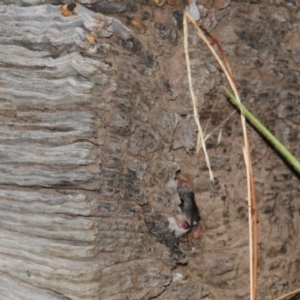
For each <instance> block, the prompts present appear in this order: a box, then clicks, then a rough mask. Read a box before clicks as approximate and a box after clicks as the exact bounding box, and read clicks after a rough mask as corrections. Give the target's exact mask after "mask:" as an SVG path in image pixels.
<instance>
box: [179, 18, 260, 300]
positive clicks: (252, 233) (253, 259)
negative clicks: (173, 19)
mask: <svg viewBox="0 0 300 300" xmlns="http://www.w3.org/2000/svg"><path fill="white" fill-rule="evenodd" d="M186 17H187V18H188V19H189V20H190V21H191V23H192V24H193V25H194V27H195V29H196V31H197V34H198V36H199V37H200V38H201V39H202V41H203V42H204V43H205V44H206V45H207V47H208V48H209V49H210V51H211V53H212V54H213V55H214V57H215V59H216V60H217V62H218V63H219V65H220V67H221V68H222V71H223V72H224V74H225V75H226V77H227V80H228V81H229V84H230V86H231V88H232V90H233V92H234V95H235V97H236V99H237V100H238V102H241V101H240V97H239V94H238V92H237V87H236V83H235V81H234V77H233V75H232V72H231V69H230V66H229V64H228V61H227V58H226V57H225V55H224V51H223V50H222V49H221V46H220V44H219V43H218V42H217V40H216V39H213V42H214V43H216V44H217V45H218V48H219V49H221V50H220V52H221V54H222V56H223V60H224V62H225V63H223V62H222V60H221V59H220V57H219V55H218V54H217V53H216V51H215V49H214V48H213V47H212V45H211V43H210V41H209V40H208V39H207V38H206V36H205V34H204V33H203V31H202V30H201V29H200V27H199V26H198V25H197V23H196V22H195V21H194V19H193V18H192V17H191V16H190V15H189V14H188V13H185V14H184V19H185V25H184V26H185V27H186V26H187V25H186ZM209 36H210V37H211V38H212V36H211V35H210V34H209ZM185 38H186V37H185ZM241 122H242V128H243V136H244V151H243V152H244V157H245V162H246V169H247V188H248V218H249V252H250V257H249V263H250V299H251V300H255V299H256V281H257V275H256V273H255V274H254V272H257V244H256V245H254V244H253V240H255V241H256V243H257V223H256V221H257V218H256V217H254V216H255V215H256V208H255V206H254V205H253V204H254V203H256V199H255V188H254V180H253V172H252V163H251V156H250V148H249V142H248V137H247V128H246V119H245V117H244V116H243V114H241ZM253 228H254V230H253Z"/></svg>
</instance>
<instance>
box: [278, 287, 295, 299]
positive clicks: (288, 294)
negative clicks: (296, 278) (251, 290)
mask: <svg viewBox="0 0 300 300" xmlns="http://www.w3.org/2000/svg"><path fill="white" fill-rule="evenodd" d="M298 293H300V289H297V290H294V291H292V292H290V293H287V294H285V295H283V296H280V297H279V298H276V299H275V300H283V299H286V298H287V297H290V296H294V295H296V294H298Z"/></svg>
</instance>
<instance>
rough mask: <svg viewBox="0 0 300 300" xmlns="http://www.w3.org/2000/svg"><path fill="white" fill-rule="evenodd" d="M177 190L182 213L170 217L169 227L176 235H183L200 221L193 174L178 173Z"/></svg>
mask: <svg viewBox="0 0 300 300" xmlns="http://www.w3.org/2000/svg"><path fill="white" fill-rule="evenodd" d="M175 179H176V180H177V192H178V195H179V198H180V205H179V208H180V214H178V215H176V216H175V217H169V218H168V220H169V228H170V229H171V230H172V231H174V232H175V235H176V236H181V235H183V234H185V233H187V232H188V231H190V230H191V229H192V228H193V226H195V225H196V224H198V222H199V221H200V215H199V210H198V207H197V205H196V202H195V195H194V192H193V180H192V177H191V175H189V174H182V173H177V174H176V177H175Z"/></svg>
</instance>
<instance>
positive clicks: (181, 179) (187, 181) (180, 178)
mask: <svg viewBox="0 0 300 300" xmlns="http://www.w3.org/2000/svg"><path fill="white" fill-rule="evenodd" d="M175 180H177V183H178V186H182V187H184V188H186V189H187V190H189V191H191V190H192V189H193V179H192V177H191V175H190V174H187V173H181V172H177V173H176V176H175Z"/></svg>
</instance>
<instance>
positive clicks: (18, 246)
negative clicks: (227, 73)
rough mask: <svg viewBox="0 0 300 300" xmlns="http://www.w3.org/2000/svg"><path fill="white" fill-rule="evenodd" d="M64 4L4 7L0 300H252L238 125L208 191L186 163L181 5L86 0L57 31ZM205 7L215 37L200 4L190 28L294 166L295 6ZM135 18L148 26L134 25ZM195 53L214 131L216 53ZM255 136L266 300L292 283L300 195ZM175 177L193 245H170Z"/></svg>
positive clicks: (199, 164) (223, 113)
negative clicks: (192, 220)
mask: <svg viewBox="0 0 300 300" xmlns="http://www.w3.org/2000/svg"><path fill="white" fill-rule="evenodd" d="M59 2H60V1H51V0H34V1H29V0H18V1H10V0H4V1H2V2H1V5H0V28H1V29H0V298H1V299H5V300H18V299H20V300H26V299H28V300H32V299H39V300H44V299H45V300H48V299H49V300H50V299H51V300H54V299H60V300H61V299H74V300H76V299H88V300H96V299H105V300H108V299H114V300H115V299H122V300H123V299H153V298H157V299H170V300H171V299H172V300H173V299H200V298H201V297H202V298H203V299H218V298H222V299H247V298H248V297H249V276H248V268H249V265H248V231H247V215H246V212H247V209H248V207H247V203H246V201H245V197H246V179H245V170H244V163H243V157H242V151H241V144H242V139H241V130H240V127H239V125H237V124H238V122H239V121H238V120H239V119H238V116H237V114H236V115H235V116H234V117H232V118H231V119H230V120H229V121H228V122H227V123H225V124H224V125H223V127H222V128H223V129H222V130H223V131H222V132H223V134H222V140H221V143H220V144H217V139H218V133H219V132H218V131H216V132H215V134H214V135H212V137H211V138H210V139H209V140H208V142H207V147H208V149H209V155H210V157H211V162H212V167H213V171H214V174H215V177H216V182H215V184H214V185H212V184H210V183H209V181H208V174H207V169H206V165H205V161H204V157H203V155H201V154H197V153H195V147H196V136H197V128H196V126H195V124H194V121H193V114H192V107H191V102H190V95H189V91H188V83H187V79H186V65H185V61H184V52H183V47H182V29H181V17H180V16H181V15H180V11H182V9H181V7H180V5H179V6H178V7H170V6H167V5H162V6H156V5H155V1H154V2H153V1H150V0H149V1H131V0H128V1H115V2H109V1H101V5H100V4H99V5H97V4H94V5H93V3H94V2H97V1H92V0H91V1H89V0H85V1H80V2H81V3H82V4H83V3H84V4H87V5H89V8H90V9H88V8H87V7H85V6H83V5H81V4H79V6H78V15H75V16H72V17H64V16H62V14H61V12H60V5H59V4H61V3H59ZM65 2H68V1H65ZM204 2H205V3H204ZM215 2H216V4H215V20H217V21H218V22H219V23H218V24H219V25H218V26H216V27H215V28H214V29H213V27H214V25H216V24H214V22H213V18H212V16H211V14H210V13H211V12H212V10H211V8H210V7H209V4H208V3H206V1H198V9H199V12H200V21H201V22H202V23H203V24H204V25H205V26H206V27H207V28H208V29H209V30H212V29H213V31H212V32H213V33H214V34H215V35H216V36H217V38H218V39H219V41H220V42H221V43H222V44H223V46H224V48H225V49H226V52H227V53H228V56H229V61H231V62H232V67H233V69H234V70H235V74H236V76H237V80H238V81H239V82H240V83H241V95H242V97H243V98H244V99H245V101H246V104H247V106H248V107H249V108H250V109H252V110H254V111H255V112H257V113H258V114H259V117H260V118H263V119H264V122H265V123H266V125H267V126H268V127H269V128H271V130H273V131H274V132H275V133H276V135H277V136H278V137H279V138H280V139H281V140H282V141H283V142H284V143H285V144H286V145H287V146H288V147H289V148H290V149H291V150H292V151H293V152H294V153H295V154H296V155H297V156H298V157H300V156H299V154H300V146H299V142H298V141H297V138H298V136H299V130H300V128H299V120H298V116H297V114H296V113H294V112H291V110H293V109H294V110H297V109H298V110H299V105H300V102H299V95H298V94H299V91H298V90H299V88H298V73H299V72H298V71H297V70H298V68H299V64H300V60H299V58H298V55H299V51H298V50H297V48H296V47H294V46H293V45H294V44H295V43H296V44H297V43H299V39H297V37H298V36H299V35H297V34H296V33H297V30H298V26H299V16H298V15H299V12H297V8H296V7H295V5H294V4H293V1H286V2H284V3H281V2H280V1H277V2H278V3H277V2H276V3H277V4H276V3H273V2H275V1H269V2H270V3H269V2H268V3H267V2H266V3H265V2H264V1H252V2H251V3H248V4H249V5H246V6H245V5H244V3H242V2H241V3H239V2H240V1H225V2H224V1H215ZM256 2H257V3H256ZM271 2H272V3H271ZM288 2H289V3H288ZM69 3H71V1H69ZM112 3H113V4H112ZM203 4H204V5H203ZM229 4H230V10H229ZM92 9H94V10H97V11H98V12H99V11H100V13H98V14H96V13H95V12H93V11H92ZM229 11H230V14H229ZM101 12H102V13H105V14H106V15H104V14H101ZM258 16H259V17H258ZM132 17H137V18H138V19H140V20H142V22H143V23H142V24H144V25H143V26H142V25H141V26H140V27H139V26H135V25H133V24H130V22H129V21H128V20H130V18H132ZM223 18H224V20H223ZM291 20H293V22H292V21H291ZM278 22H279V23H278ZM125 23H126V24H125ZM295 24H296V25H295ZM129 27H130V28H129ZM90 34H93V36H94V37H96V39H95V41H94V42H93V41H92V40H90V39H89V38H91V37H92V36H89V35H90ZM189 42H190V56H191V64H192V76H193V81H194V86H195V94H196V96H197V99H198V100H197V101H198V106H199V108H200V107H202V108H201V113H200V119H201V122H203V124H205V123H206V122H208V126H207V130H208V131H209V132H210V131H212V130H213V129H214V128H215V127H216V126H217V125H218V124H220V122H221V121H223V120H224V119H225V118H227V117H228V115H229V114H230V113H231V112H232V108H231V107H230V105H229V104H228V103H227V102H226V100H225V99H224V97H223V91H222V90H221V91H219V90H218V87H219V86H221V85H224V78H223V75H222V74H221V73H220V72H219V70H218V68H217V65H216V64H215V63H214V61H213V59H212V58H211V56H210V54H209V53H208V52H207V50H206V49H205V48H204V47H203V45H201V43H200V42H199V39H198V38H197V36H196V34H195V33H193V32H191V33H190V36H189ZM215 99H217V102H216V104H215ZM257 99H259V101H258V100H257ZM291 107H292V108H291ZM199 111H200V109H199ZM262 116H263V117H262ZM204 126H205V125H204ZM249 132H250V134H249V136H250V141H251V145H252V149H253V150H252V152H253V164H254V173H255V174H256V175H255V176H256V177H255V180H256V186H257V190H258V195H259V197H258V199H259V202H258V208H257V210H258V211H259V212H260V216H259V219H260V223H259V226H260V227H259V228H260V233H259V251H260V256H259V288H258V294H259V297H261V299H266V298H267V297H269V294H270V291H271V294H272V296H274V297H275V296H279V295H281V294H283V293H284V292H287V291H291V290H292V289H294V288H296V287H298V286H299V284H300V281H299V254H300V253H299V249H300V247H299V239H298V238H297V236H298V235H299V229H298V228H299V222H300V219H299V211H300V210H299V203H298V202H299V201H298V199H299V189H298V185H299V182H298V178H297V177H296V176H295V174H293V173H292V171H291V170H290V169H289V168H288V166H286V165H285V164H284V163H283V161H282V160H281V159H280V158H279V157H278V156H277V155H276V154H275V153H274V152H273V151H272V149H270V148H268V147H266V145H265V142H264V141H263V140H262V139H261V138H260V137H259V135H258V134H257V133H256V132H255V131H254V130H252V129H251V128H249ZM179 169H181V170H182V171H185V172H189V173H190V174H191V175H192V176H193V177H194V185H195V187H194V188H195V194H196V201H197V204H198V206H199V208H200V214H201V217H202V220H203V222H204V223H205V227H206V232H205V233H204V235H203V237H202V238H201V239H200V240H198V239H196V238H193V237H192V236H191V235H190V236H188V238H187V239H183V240H182V241H181V243H179V241H178V240H177V239H176V238H175V237H174V235H173V234H172V233H171V232H170V231H168V229H167V217H168V216H172V215H174V214H176V211H177V206H178V200H179V199H178V196H177V194H176V184H175V181H174V175H175V173H176V171H178V170H179Z"/></svg>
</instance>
